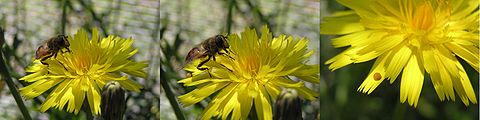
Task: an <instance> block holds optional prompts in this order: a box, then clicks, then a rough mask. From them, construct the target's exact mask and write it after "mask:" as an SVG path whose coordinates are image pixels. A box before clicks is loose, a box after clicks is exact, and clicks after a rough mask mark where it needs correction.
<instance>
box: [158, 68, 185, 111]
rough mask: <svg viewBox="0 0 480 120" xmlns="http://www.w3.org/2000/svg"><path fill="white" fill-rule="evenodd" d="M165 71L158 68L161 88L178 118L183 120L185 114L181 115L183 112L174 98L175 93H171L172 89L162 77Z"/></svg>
mask: <svg viewBox="0 0 480 120" xmlns="http://www.w3.org/2000/svg"><path fill="white" fill-rule="evenodd" d="M164 73H165V72H164V71H163V69H160V84H161V85H162V87H163V89H164V90H165V93H166V95H167V98H168V101H169V102H170V104H171V105H172V107H173V110H174V112H175V115H176V116H177V119H178V120H185V116H183V112H182V110H181V109H180V106H179V105H178V102H177V100H176V99H175V95H173V92H172V89H171V88H170V86H169V85H168V82H167V79H166V78H165V77H164V76H165V75H161V74H164Z"/></svg>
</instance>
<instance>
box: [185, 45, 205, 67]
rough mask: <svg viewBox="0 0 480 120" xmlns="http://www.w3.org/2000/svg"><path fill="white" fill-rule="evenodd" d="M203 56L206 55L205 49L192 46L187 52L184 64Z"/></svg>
mask: <svg viewBox="0 0 480 120" xmlns="http://www.w3.org/2000/svg"><path fill="white" fill-rule="evenodd" d="M205 56H206V53H205V50H203V49H201V48H199V47H194V48H192V50H190V52H188V54H187V57H185V64H188V63H190V62H192V61H193V60H195V59H198V58H203V57H205Z"/></svg>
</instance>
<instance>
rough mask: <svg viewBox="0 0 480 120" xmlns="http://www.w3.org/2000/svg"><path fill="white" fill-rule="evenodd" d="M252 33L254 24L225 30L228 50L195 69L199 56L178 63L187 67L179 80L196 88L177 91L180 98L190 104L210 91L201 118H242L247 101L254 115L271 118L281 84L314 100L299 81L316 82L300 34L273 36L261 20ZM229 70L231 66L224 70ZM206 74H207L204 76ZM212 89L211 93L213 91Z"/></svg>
mask: <svg viewBox="0 0 480 120" xmlns="http://www.w3.org/2000/svg"><path fill="white" fill-rule="evenodd" d="M262 33H263V34H262V36H261V38H258V36H257V34H256V31H255V30H254V29H246V30H245V31H244V32H242V33H241V38H240V37H239V36H238V35H237V34H233V35H229V36H228V42H229V44H230V50H231V52H230V54H228V56H230V57H231V58H230V57H228V56H226V55H216V61H213V60H210V61H208V62H207V63H206V64H205V65H203V66H202V68H203V67H207V68H208V70H198V69H197V65H198V64H199V63H200V62H201V61H203V60H205V59H206V58H204V59H197V60H194V61H192V64H188V65H187V66H186V67H185V68H184V69H185V70H186V71H189V72H192V77H189V78H185V79H183V80H181V81H179V83H184V85H185V86H195V87H196V89H195V90H193V91H191V92H189V93H187V94H184V95H182V96H179V99H180V102H181V103H183V104H184V105H185V106H190V105H193V104H195V103H198V102H200V101H201V100H203V99H205V98H207V97H209V96H214V97H213V99H212V100H211V101H210V103H209V104H208V106H207V107H206V108H205V110H204V111H203V113H202V119H206V120H208V119H210V118H212V117H217V118H221V119H227V118H228V116H229V115H230V114H231V119H235V120H237V119H246V118H247V116H248V114H249V112H250V110H251V109H252V106H253V107H254V108H255V110H256V113H257V117H258V119H261V120H264V119H272V105H271V102H272V100H276V99H277V97H278V95H279V94H280V92H281V91H282V87H284V88H292V89H295V90H297V92H298V93H299V95H301V96H303V97H304V98H306V99H309V100H314V99H315V97H317V96H318V94H317V93H316V92H315V91H312V90H310V89H309V88H307V87H305V85H304V84H305V83H304V82H303V81H296V80H292V79H291V77H293V76H294V77H296V78H300V79H302V80H305V81H307V82H311V83H319V82H320V80H319V71H320V66H319V65H318V64H316V65H307V64H305V62H306V59H308V58H309V57H310V56H311V55H312V54H313V53H314V52H313V51H307V45H308V41H307V40H306V39H293V38H292V37H287V36H285V35H280V36H279V37H277V38H273V39H272V36H271V35H270V34H271V33H270V32H269V30H268V28H267V27H266V26H264V27H263V29H262ZM230 70H231V71H230ZM210 75H211V77H210ZM214 93H215V95H212V94H214Z"/></svg>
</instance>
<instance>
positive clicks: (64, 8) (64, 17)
mask: <svg viewBox="0 0 480 120" xmlns="http://www.w3.org/2000/svg"><path fill="white" fill-rule="evenodd" d="M67 2H68V0H63V1H62V24H61V25H62V31H61V32H62V35H65V26H66V24H67Z"/></svg>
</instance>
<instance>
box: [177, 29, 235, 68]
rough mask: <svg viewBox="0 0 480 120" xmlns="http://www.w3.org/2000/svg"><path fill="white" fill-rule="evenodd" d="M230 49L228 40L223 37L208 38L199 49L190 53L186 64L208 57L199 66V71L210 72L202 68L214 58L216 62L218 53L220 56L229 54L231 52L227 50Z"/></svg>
mask: <svg viewBox="0 0 480 120" xmlns="http://www.w3.org/2000/svg"><path fill="white" fill-rule="evenodd" d="M229 47H230V46H229V44H228V41H227V38H226V37H225V36H223V35H216V36H214V37H211V38H208V39H207V40H205V41H203V42H202V43H200V44H199V45H198V46H197V47H194V48H192V49H191V50H190V51H189V52H188V54H187V57H186V58H185V64H188V63H190V62H192V61H193V60H195V59H201V58H205V57H208V58H207V59H206V60H204V61H202V62H200V64H198V66H197V69H199V70H208V68H206V67H202V66H203V65H204V64H205V63H207V62H208V61H209V60H210V59H212V58H213V61H216V58H215V55H216V54H217V53H218V54H219V55H227V54H229V52H228V50H227V48H229ZM222 50H223V51H225V52H221V51H222ZM227 56H228V55H227ZM228 57H230V56H228ZM230 58H231V59H233V58H232V57H230ZM221 65H222V64H221ZM222 66H223V65H222ZM227 69H228V68H227ZM228 70H230V69H228ZM230 71H232V70H230ZM210 76H211V75H210Z"/></svg>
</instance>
